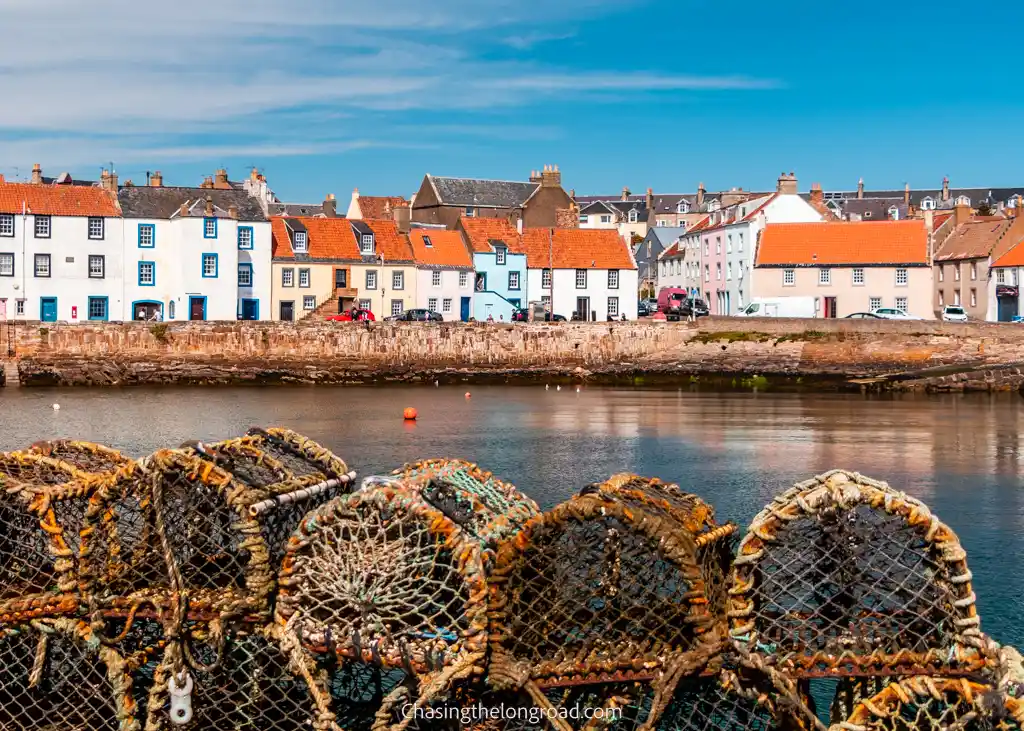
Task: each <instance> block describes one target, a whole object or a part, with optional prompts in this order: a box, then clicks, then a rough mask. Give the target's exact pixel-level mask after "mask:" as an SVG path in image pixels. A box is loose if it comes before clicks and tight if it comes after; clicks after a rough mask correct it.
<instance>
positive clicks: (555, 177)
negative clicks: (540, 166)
mask: <svg viewBox="0 0 1024 731" xmlns="http://www.w3.org/2000/svg"><path fill="white" fill-rule="evenodd" d="M540 177H541V180H540V184H541V186H542V187H544V188H557V187H559V186H560V185H561V184H562V174H561V173H560V172H558V166H557V165H545V166H544V172H543V173H541V176H540Z"/></svg>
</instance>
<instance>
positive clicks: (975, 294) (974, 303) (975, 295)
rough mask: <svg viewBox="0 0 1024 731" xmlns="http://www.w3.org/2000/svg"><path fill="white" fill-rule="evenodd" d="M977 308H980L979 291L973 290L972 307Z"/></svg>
mask: <svg viewBox="0 0 1024 731" xmlns="http://www.w3.org/2000/svg"><path fill="white" fill-rule="evenodd" d="M977 306H978V290H976V289H972V290H971V307H977Z"/></svg>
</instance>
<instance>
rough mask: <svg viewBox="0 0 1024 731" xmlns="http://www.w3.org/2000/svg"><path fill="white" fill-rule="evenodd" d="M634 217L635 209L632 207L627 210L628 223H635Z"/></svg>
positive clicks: (635, 216)
mask: <svg viewBox="0 0 1024 731" xmlns="http://www.w3.org/2000/svg"><path fill="white" fill-rule="evenodd" d="M636 219H637V215H636V209H635V208H634V209H632V210H630V212H629V222H630V223H636Z"/></svg>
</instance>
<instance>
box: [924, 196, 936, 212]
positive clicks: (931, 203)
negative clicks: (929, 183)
mask: <svg viewBox="0 0 1024 731" xmlns="http://www.w3.org/2000/svg"><path fill="white" fill-rule="evenodd" d="M921 210H922V211H934V210H935V199H934V198H932V197H930V196H929V197H928V198H922V199H921Z"/></svg>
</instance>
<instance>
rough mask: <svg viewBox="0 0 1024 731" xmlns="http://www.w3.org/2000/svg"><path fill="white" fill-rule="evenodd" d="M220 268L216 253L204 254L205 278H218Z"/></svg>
mask: <svg viewBox="0 0 1024 731" xmlns="http://www.w3.org/2000/svg"><path fill="white" fill-rule="evenodd" d="M219 268H220V265H219V264H218V262H217V255H216V254H210V253H205V254H203V279H216V278H217V276H218V270H219Z"/></svg>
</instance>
